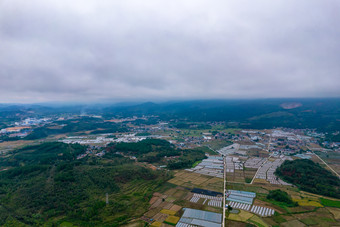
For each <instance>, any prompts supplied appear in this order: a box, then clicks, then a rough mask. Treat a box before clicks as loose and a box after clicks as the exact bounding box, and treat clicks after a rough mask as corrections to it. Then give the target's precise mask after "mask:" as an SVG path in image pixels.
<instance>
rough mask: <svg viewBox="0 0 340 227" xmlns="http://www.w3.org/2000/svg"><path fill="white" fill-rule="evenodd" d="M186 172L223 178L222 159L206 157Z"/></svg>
mask: <svg viewBox="0 0 340 227" xmlns="http://www.w3.org/2000/svg"><path fill="white" fill-rule="evenodd" d="M187 171H189V172H195V173H200V174H203V175H207V176H213V177H218V178H223V158H222V157H219V156H208V158H207V159H203V161H202V162H201V163H199V164H198V165H197V166H195V167H194V168H192V169H187Z"/></svg>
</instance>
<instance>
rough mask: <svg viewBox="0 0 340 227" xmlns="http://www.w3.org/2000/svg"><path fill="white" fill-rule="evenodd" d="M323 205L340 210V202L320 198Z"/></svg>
mask: <svg viewBox="0 0 340 227" xmlns="http://www.w3.org/2000/svg"><path fill="white" fill-rule="evenodd" d="M320 201H321V204H322V205H324V206H328V207H337V208H340V201H337V200H330V199H325V198H320Z"/></svg>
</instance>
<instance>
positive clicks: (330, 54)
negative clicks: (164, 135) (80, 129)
mask: <svg viewBox="0 0 340 227" xmlns="http://www.w3.org/2000/svg"><path fill="white" fill-rule="evenodd" d="M339 21H340V2H339V1H338V0H326V1H319V0H304V1H292V0H277V1H263V0H260V1H256V2H254V1H250V0H237V1H236V0H235V1H222V0H221V1H217V0H215V1H203V0H195V1H194V0H188V1H179V0H174V1H160V0H148V1H139V0H122V1H119V0H117V1H109V0H101V1H94V0H93V1H84V0H82V1H80V0H73V1H66V0H48V1H43V0H32V1H24V0H2V1H0V80H1V83H0V102H41V101H64V100H65V101H96V100H113V101H121V100H134V99H144V100H157V99H178V98H184V99H193V98H254V97H259V98H260V97H326V96H336V97H339V96H340V89H339V87H340V64H339V62H340V42H339V37H340V26H339V25H338V23H339Z"/></svg>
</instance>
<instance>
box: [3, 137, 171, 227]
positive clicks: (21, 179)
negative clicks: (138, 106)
mask: <svg viewBox="0 0 340 227" xmlns="http://www.w3.org/2000/svg"><path fill="white" fill-rule="evenodd" d="M85 150H86V148H85V147H83V146H81V145H76V144H64V143H44V144H41V145H37V146H30V147H26V148H23V149H20V150H16V151H14V152H12V153H10V154H8V155H6V156H5V157H2V158H1V159H0V166H1V170H2V171H0V226H3V225H6V224H8V225H9V226H23V225H29V226H39V225H47V226H58V225H60V224H61V223H75V224H78V225H80V226H120V225H123V224H125V223H126V222H127V221H128V220H130V219H132V218H136V217H139V216H141V215H142V214H143V213H144V212H146V210H147V208H148V206H149V203H148V201H149V199H150V198H151V196H152V193H153V192H154V191H155V190H157V188H159V187H160V186H161V185H162V184H163V183H164V182H165V181H167V180H168V179H169V177H170V173H169V172H167V171H161V170H157V171H153V170H151V169H149V168H144V167H142V166H139V165H136V164H135V162H134V161H132V160H130V159H129V158H125V157H123V156H121V155H117V154H115V153H113V152H112V153H108V154H107V155H105V156H104V157H102V158H97V157H86V158H83V159H80V160H77V159H76V157H77V155H78V154H81V153H83V152H84V151H85ZM106 193H108V194H109V202H110V203H109V205H106V203H105V194H106Z"/></svg>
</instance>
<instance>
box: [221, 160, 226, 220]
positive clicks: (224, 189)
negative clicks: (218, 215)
mask: <svg viewBox="0 0 340 227" xmlns="http://www.w3.org/2000/svg"><path fill="white" fill-rule="evenodd" d="M226 168H227V163H226V157H225V156H223V216H222V218H223V219H222V227H225V201H226V200H225V194H226V181H227V179H226Z"/></svg>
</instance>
